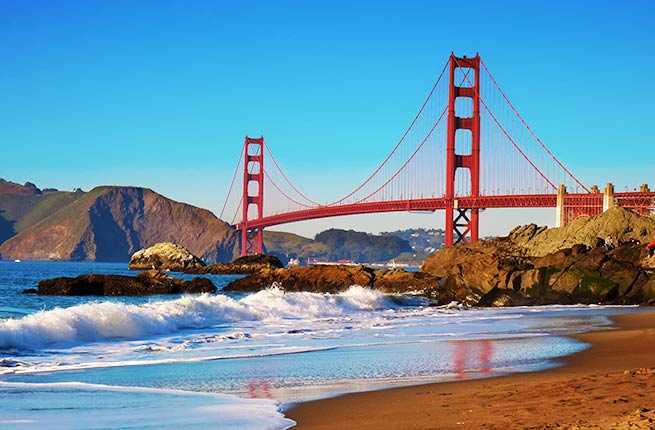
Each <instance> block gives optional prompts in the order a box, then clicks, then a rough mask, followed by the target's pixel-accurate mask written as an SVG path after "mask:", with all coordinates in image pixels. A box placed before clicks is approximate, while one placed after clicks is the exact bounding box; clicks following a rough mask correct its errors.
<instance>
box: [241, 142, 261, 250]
mask: <svg viewBox="0 0 655 430" xmlns="http://www.w3.org/2000/svg"><path fill="white" fill-rule="evenodd" d="M243 160H244V164H243V194H242V195H243V201H242V209H241V210H242V216H241V255H242V256H245V255H254V254H262V253H263V252H264V227H262V226H259V227H254V228H250V227H249V226H248V223H249V221H251V219H250V217H249V215H250V207H251V206H256V208H257V217H256V218H255V220H261V219H262V218H263V217H264V137H259V138H253V137H248V136H246V138H245V140H244V144H243ZM254 188H256V190H254Z"/></svg>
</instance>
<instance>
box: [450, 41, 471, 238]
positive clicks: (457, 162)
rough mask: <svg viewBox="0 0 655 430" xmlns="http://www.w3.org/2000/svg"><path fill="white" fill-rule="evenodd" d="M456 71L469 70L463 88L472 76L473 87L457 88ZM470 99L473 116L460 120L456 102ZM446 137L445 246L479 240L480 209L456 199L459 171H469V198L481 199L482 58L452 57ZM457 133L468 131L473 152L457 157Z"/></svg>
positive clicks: (451, 55)
mask: <svg viewBox="0 0 655 430" xmlns="http://www.w3.org/2000/svg"><path fill="white" fill-rule="evenodd" d="M457 69H466V72H464V73H466V74H465V75H464V76H465V79H464V80H463V82H462V83H461V84H460V85H466V83H469V82H470V81H469V80H468V75H469V74H470V73H471V72H472V73H473V75H474V76H473V77H472V80H473V85H472V86H458V85H457V84H456V83H455V72H456V70H457ZM460 97H461V98H469V99H471V104H472V113H471V114H470V115H471V116H465V117H463V116H458V115H457V112H456V111H455V105H456V101H457V98H460ZM447 127H448V128H447V135H446V196H445V197H446V201H447V203H446V228H445V235H444V241H445V245H446V246H452V245H457V244H458V243H461V242H466V241H471V242H475V241H477V240H478V236H479V218H480V213H479V211H480V210H479V209H477V208H476V209H471V208H460V207H459V205H458V202H457V199H456V196H455V182H456V177H457V169H468V170H469V173H470V180H471V183H470V197H479V196H480V56H479V55H476V56H475V57H473V58H467V57H461V58H460V57H455V55H454V54H450V84H449V89H448V126H447ZM457 130H469V131H470V136H471V145H470V148H471V152H470V153H468V154H466V153H464V154H459V153H457V149H456V140H457Z"/></svg>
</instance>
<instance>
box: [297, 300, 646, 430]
mask: <svg viewBox="0 0 655 430" xmlns="http://www.w3.org/2000/svg"><path fill="white" fill-rule="evenodd" d="M614 320H615V322H616V324H617V325H618V329H614V330H604V331H597V332H593V333H586V334H582V335H578V336H575V337H576V338H577V339H579V340H581V341H583V342H587V343H590V344H591V348H588V349H586V350H584V351H582V352H579V353H577V354H574V355H572V356H570V357H567V358H565V359H564V363H565V365H564V366H563V367H558V368H556V369H552V370H547V371H543V372H533V373H523V374H514V375H509V376H502V377H495V378H489V379H481V380H472V381H457V382H446V383H438V384H427V385H419V386H412V387H402V388H392V389H387V390H381V391H373V392H366V393H354V394H347V395H344V396H340V397H335V398H331V399H324V400H317V401H312V402H306V403H302V404H300V405H298V406H296V407H294V408H292V409H291V410H289V411H288V412H287V413H286V415H287V416H288V417H290V418H291V419H293V420H295V421H296V422H297V423H298V426H297V427H295V428H298V429H302V430H305V429H307V430H318V429H376V430H383V429H497V430H505V429H576V430H582V429H655V311H646V312H640V313H635V314H629V315H622V316H618V317H616V318H614Z"/></svg>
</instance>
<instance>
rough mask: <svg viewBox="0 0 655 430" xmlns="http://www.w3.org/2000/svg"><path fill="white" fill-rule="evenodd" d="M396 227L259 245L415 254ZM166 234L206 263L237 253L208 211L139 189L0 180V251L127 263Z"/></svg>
mask: <svg viewBox="0 0 655 430" xmlns="http://www.w3.org/2000/svg"><path fill="white" fill-rule="evenodd" d="M408 231H409V230H407V231H405V232H408ZM396 233H398V235H397V237H396V236H394V233H385V234H384V235H372V234H367V233H362V232H357V231H352V230H336V229H332V230H327V231H324V232H322V233H319V234H318V235H317V236H316V237H315V238H314V239H309V238H306V237H302V236H299V235H297V234H293V233H285V232H278V231H268V230H267V231H265V232H264V248H265V252H266V253H268V254H271V255H274V256H276V257H278V258H280V259H281V260H282V261H284V262H287V261H288V260H289V258H301V259H307V258H315V259H319V260H342V259H348V260H353V261H356V262H361V263H370V262H383V261H387V260H390V259H393V258H396V257H399V256H402V255H412V253H414V250H413V249H412V246H413V245H411V244H413V243H418V242H417V239H416V238H415V237H413V236H411V234H409V236H408V234H405V233H403V232H396ZM169 241H170V242H175V243H178V244H180V245H183V246H184V247H186V248H187V249H189V250H190V251H191V252H192V253H194V254H195V255H197V256H199V257H202V258H203V259H204V260H205V261H207V262H208V263H213V262H219V261H220V262H223V261H230V260H232V259H233V258H234V257H236V256H238V255H239V253H240V241H239V233H238V232H237V231H235V230H234V228H233V227H231V226H230V225H228V224H227V223H225V222H223V221H221V220H219V219H218V218H217V217H216V216H215V215H214V214H213V213H212V212H210V211H208V210H206V209H201V208H197V207H195V206H191V205H188V204H185V203H180V202H176V201H174V200H171V199H168V198H166V197H165V196H162V195H161V194H157V193H156V192H154V191H152V190H149V189H146V188H139V187H117V186H102V187H96V188H94V189H92V190H90V191H88V192H83V191H82V190H80V189H77V190H75V191H73V192H70V191H58V190H55V189H48V188H46V189H43V190H41V189H39V188H38V187H37V186H36V185H34V184H32V183H29V182H28V183H26V184H24V185H20V184H17V183H14V182H10V181H6V180H2V179H0V257H1V258H4V259H22V260H48V259H52V260H91V261H125V262H127V261H128V260H129V258H130V256H131V255H132V254H133V253H134V252H136V251H138V250H139V249H141V248H144V247H148V246H150V245H153V244H155V243H157V242H169ZM421 243H422V245H421V246H423V245H425V244H423V242H421ZM426 243H431V242H429V240H428V242H426Z"/></svg>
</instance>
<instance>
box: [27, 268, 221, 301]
mask: <svg viewBox="0 0 655 430" xmlns="http://www.w3.org/2000/svg"><path fill="white" fill-rule="evenodd" d="M24 292H25V293H27V294H30V293H32V294H33V293H34V292H35V291H34V289H32V288H30V289H28V290H25V291H24ZM214 292H216V287H215V286H214V284H213V283H212V282H211V281H210V280H209V279H206V278H193V279H192V280H190V281H184V280H181V279H176V278H173V277H171V276H168V275H166V274H165V273H162V272H159V271H156V270H151V271H146V272H142V273H140V274H139V275H137V276H122V275H82V276H78V277H77V278H68V277H62V278H54V279H46V280H43V281H40V282H39V284H38V288H37V290H36V294H39V295H44V296H145V295H152V294H182V293H190V294H199V293H214Z"/></svg>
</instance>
